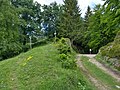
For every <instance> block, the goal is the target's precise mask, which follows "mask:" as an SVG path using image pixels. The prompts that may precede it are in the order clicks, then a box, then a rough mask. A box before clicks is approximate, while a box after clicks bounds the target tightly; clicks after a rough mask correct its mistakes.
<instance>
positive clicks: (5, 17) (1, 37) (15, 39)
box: [0, 0, 22, 59]
mask: <svg viewBox="0 0 120 90" xmlns="http://www.w3.org/2000/svg"><path fill="white" fill-rule="evenodd" d="M0 4H1V5H0V9H1V10H0V16H1V17H0V22H1V23H0V57H1V58H2V59H6V58H9V57H12V56H15V55H17V54H19V53H20V52H21V51H22V45H21V43H20V42H19V39H20V37H19V35H20V34H19V28H18V25H19V18H18V16H17V15H18V13H17V9H16V8H15V7H13V6H12V5H11V4H10V1H9V0H0Z"/></svg>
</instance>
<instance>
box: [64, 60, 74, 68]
mask: <svg viewBox="0 0 120 90" xmlns="http://www.w3.org/2000/svg"><path fill="white" fill-rule="evenodd" d="M62 67H63V68H66V69H73V68H75V67H76V61H75V60H72V59H67V60H65V61H63V62H62Z"/></svg>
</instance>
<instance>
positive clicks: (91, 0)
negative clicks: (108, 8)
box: [34, 0, 104, 17]
mask: <svg viewBox="0 0 120 90" xmlns="http://www.w3.org/2000/svg"><path fill="white" fill-rule="evenodd" d="M34 1H37V2H39V3H40V4H41V5H43V4H46V5H49V4H50V3H51V2H54V1H56V2H57V3H58V4H63V0H34ZM103 3H104V2H103V1H102V0H78V5H79V7H80V9H81V13H82V17H84V14H85V12H86V10H87V7H88V5H89V6H90V7H91V8H93V7H94V6H95V4H103Z"/></svg>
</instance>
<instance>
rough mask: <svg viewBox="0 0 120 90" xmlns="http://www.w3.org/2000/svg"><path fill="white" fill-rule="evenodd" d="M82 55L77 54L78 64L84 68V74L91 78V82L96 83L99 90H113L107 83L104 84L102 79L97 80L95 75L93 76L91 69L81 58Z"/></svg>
mask: <svg viewBox="0 0 120 90" xmlns="http://www.w3.org/2000/svg"><path fill="white" fill-rule="evenodd" d="M80 56H81V55H77V65H78V67H79V68H80V69H81V70H82V72H83V73H84V75H86V77H87V78H88V79H89V81H90V82H91V83H93V84H94V86H95V87H96V88H97V90H111V89H110V88H109V87H108V86H107V85H105V84H103V83H102V82H101V81H99V80H97V79H96V78H95V77H93V76H92V75H91V74H90V73H89V71H88V70H87V69H86V68H85V67H84V65H83V64H82V61H81V60H80Z"/></svg>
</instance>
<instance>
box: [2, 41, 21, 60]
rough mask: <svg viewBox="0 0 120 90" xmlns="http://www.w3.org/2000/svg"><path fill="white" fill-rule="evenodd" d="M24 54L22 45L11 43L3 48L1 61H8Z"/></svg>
mask: <svg viewBox="0 0 120 90" xmlns="http://www.w3.org/2000/svg"><path fill="white" fill-rule="evenodd" d="M21 52H22V45H21V44H20V43H15V42H13V43H10V44H6V45H4V46H1V50H0V57H1V59H7V58H10V57H13V56H15V55H18V54H19V53H21Z"/></svg>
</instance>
